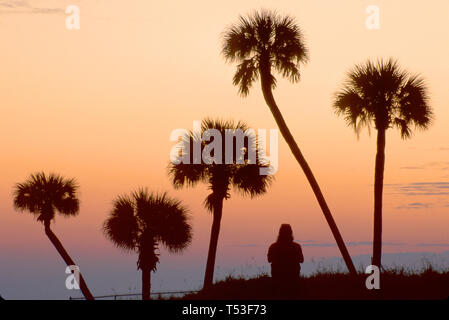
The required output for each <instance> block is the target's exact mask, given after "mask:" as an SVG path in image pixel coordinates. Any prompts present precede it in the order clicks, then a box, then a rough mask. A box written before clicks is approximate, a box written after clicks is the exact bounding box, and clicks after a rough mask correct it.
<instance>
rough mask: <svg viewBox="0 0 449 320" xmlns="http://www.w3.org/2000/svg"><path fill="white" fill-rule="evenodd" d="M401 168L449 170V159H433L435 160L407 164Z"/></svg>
mask: <svg viewBox="0 0 449 320" xmlns="http://www.w3.org/2000/svg"><path fill="white" fill-rule="evenodd" d="M440 150H441V149H440ZM400 169H403V170H424V169H433V170H448V169H449V161H433V162H427V163H423V164H421V165H413V166H405V167H401V168H400Z"/></svg>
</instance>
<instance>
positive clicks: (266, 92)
mask: <svg viewBox="0 0 449 320" xmlns="http://www.w3.org/2000/svg"><path fill="white" fill-rule="evenodd" d="M260 74H261V84H262V92H263V96H264V98H265V102H266V103H267V105H268V107H269V108H270V111H271V113H272V114H273V117H274V119H275V120H276V124H277V125H278V128H279V130H280V131H281V134H282V136H283V137H284V139H285V141H286V142H287V144H288V146H289V147H290V150H291V152H292V153H293V155H294V156H295V158H296V160H297V161H298V163H299V165H300V166H301V168H302V170H303V171H304V174H305V175H306V177H307V180H308V181H309V183H310V186H311V187H312V190H313V193H314V194H315V197H316V198H317V200H318V203H319V205H320V207H321V210H322V211H323V214H324V217H325V218H326V221H327V223H328V224H329V227H330V228H331V231H332V234H333V235H334V238H335V241H336V242H337V245H338V248H339V249H340V252H341V254H342V256H343V259H344V261H345V263H346V267H347V268H348V270H349V272H350V273H351V274H356V273H357V271H356V269H355V267H354V264H353V262H352V260H351V257H350V255H349V252H348V249H347V248H346V245H345V243H344V241H343V238H342V236H341V234H340V231H339V230H338V227H337V225H336V223H335V221H334V218H333V217H332V214H331V212H330V210H329V207H328V206H327V203H326V200H325V199H324V196H323V193H322V192H321V189H320V187H319V185H318V182H317V181H316V179H315V177H314V175H313V173H312V170H311V169H310V167H309V165H308V164H307V161H306V159H305V158H304V156H303V155H302V153H301V150H300V149H299V147H298V145H297V143H296V141H295V139H294V138H293V136H292V134H291V132H290V130H289V128H288V127H287V124H286V123H285V120H284V117H283V116H282V113H281V111H280V110H279V108H278V106H277V104H276V101H275V100H274V97H273V93H272V90H271V84H270V81H268V79H271V74H270V71H269V69H268V68H265V69H264V68H261V70H260Z"/></svg>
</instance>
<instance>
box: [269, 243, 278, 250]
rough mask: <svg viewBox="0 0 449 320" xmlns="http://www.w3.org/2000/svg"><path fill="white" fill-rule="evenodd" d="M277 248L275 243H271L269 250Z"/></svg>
mask: <svg viewBox="0 0 449 320" xmlns="http://www.w3.org/2000/svg"><path fill="white" fill-rule="evenodd" d="M277 246H278V243H277V242H273V243H272V244H271V245H270V249H273V248H276V247H277Z"/></svg>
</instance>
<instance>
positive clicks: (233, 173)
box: [169, 119, 273, 289]
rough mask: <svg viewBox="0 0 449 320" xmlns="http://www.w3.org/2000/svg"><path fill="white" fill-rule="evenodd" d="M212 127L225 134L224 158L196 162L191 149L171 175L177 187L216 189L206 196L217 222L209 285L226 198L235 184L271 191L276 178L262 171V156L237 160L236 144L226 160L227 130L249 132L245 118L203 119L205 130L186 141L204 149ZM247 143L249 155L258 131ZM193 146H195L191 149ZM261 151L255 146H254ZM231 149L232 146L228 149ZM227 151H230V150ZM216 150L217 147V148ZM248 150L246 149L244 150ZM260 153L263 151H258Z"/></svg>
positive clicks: (213, 231)
mask: <svg viewBox="0 0 449 320" xmlns="http://www.w3.org/2000/svg"><path fill="white" fill-rule="evenodd" d="M210 129H214V130H217V132H219V133H220V135H221V137H222V144H221V145H220V147H221V148H222V155H221V156H222V158H221V159H218V162H219V163H216V162H215V161H214V162H212V163H209V164H206V163H203V162H202V163H200V164H193V163H192V162H193V161H192V159H193V154H192V153H190V154H189V152H187V153H188V156H189V159H190V164H186V163H182V162H180V163H178V164H174V163H173V162H172V163H170V165H169V176H170V177H171V179H172V182H173V185H174V187H175V188H182V187H184V186H195V185H196V184H197V183H198V182H205V183H207V184H208V185H209V189H210V190H211V191H212V192H211V193H210V194H209V196H208V197H207V198H206V199H205V200H204V205H205V207H206V208H207V209H208V210H209V211H211V212H212V213H213V222H212V228H211V235H210V243H209V251H208V255H207V263H206V272H205V275H204V288H205V289H208V288H210V286H211V285H212V282H213V277H214V268H215V258H216V253H217V245H218V236H219V233H220V223H221V218H222V213H223V201H224V200H227V199H229V198H230V197H231V195H230V190H231V187H232V186H233V187H234V188H235V189H236V190H237V191H240V192H241V193H242V194H246V195H249V196H251V197H254V196H258V195H261V194H264V193H266V192H267V188H268V186H269V185H270V183H271V182H272V180H273V176H272V175H260V171H259V169H260V168H263V167H267V165H265V164H262V163H261V161H259V157H258V156H257V157H256V160H255V161H254V162H253V163H251V161H250V159H248V157H245V160H244V161H242V163H240V162H239V161H236V159H237V155H238V154H239V152H240V151H238V150H236V147H235V145H234V144H233V150H232V152H233V161H232V163H231V161H229V162H228V163H226V161H225V152H224V151H223V150H225V149H226V146H225V144H226V143H225V135H226V132H230V133H231V134H232V133H235V132H237V131H240V132H246V131H247V129H248V126H247V125H246V124H245V123H243V122H238V123H235V122H233V121H221V120H211V119H206V120H203V121H202V127H201V133H200V134H196V133H193V132H190V133H189V134H188V136H187V137H183V139H184V141H188V142H189V146H190V148H191V146H192V145H193V143H194V141H197V142H198V143H199V144H200V145H201V152H203V151H204V150H205V148H207V146H208V145H210V143H211V142H213V141H206V139H205V138H204V133H205V132H206V131H208V130H210ZM247 137H248V140H247V141H246V143H245V148H246V155H248V154H249V151H250V148H256V149H259V151H260V148H258V147H257V142H256V137H255V135H251V134H249V135H248V136H247ZM190 150H191V149H190ZM252 150H254V151H257V150H255V149H252ZM228 151H229V150H228ZM228 151H226V152H228ZM214 152H215V151H214ZM244 152H245V151H244ZM256 154H260V152H256Z"/></svg>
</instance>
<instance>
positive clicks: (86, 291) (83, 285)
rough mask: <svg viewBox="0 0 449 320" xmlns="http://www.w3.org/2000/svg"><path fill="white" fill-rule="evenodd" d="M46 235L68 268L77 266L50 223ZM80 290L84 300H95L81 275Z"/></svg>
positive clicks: (46, 225) (46, 227) (48, 222)
mask: <svg viewBox="0 0 449 320" xmlns="http://www.w3.org/2000/svg"><path fill="white" fill-rule="evenodd" d="M44 225H45V234H46V235H47V237H48V238H49V239H50V241H51V243H52V244H53V246H54V247H55V248H56V250H57V251H58V253H59V255H60V256H61V257H62V259H63V260H64V262H65V263H66V264H67V266H71V265H76V264H75V262H74V261H73V260H72V258H71V257H70V256H69V254H68V253H67V251H66V250H65V249H64V247H63V245H62V243H61V242H60V241H59V239H58V238H57V237H56V235H55V234H54V233H53V231H52V230H51V229H50V221H45V223H44ZM79 285H80V289H81V292H82V293H83V295H84V298H86V300H94V296H93V295H92V293H91V292H90V290H89V288H88V287H87V285H86V282H85V281H84V278H83V276H82V275H81V273H80V283H79Z"/></svg>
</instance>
